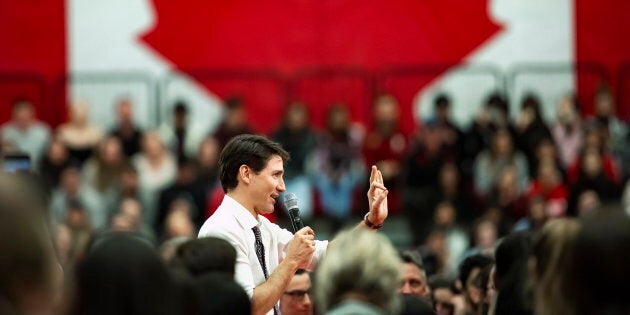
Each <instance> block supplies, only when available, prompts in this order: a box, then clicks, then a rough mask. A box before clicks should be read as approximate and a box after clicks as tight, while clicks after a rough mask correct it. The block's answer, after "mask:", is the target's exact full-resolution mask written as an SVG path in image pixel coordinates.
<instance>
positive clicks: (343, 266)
mask: <svg viewBox="0 0 630 315" xmlns="http://www.w3.org/2000/svg"><path fill="white" fill-rule="evenodd" d="M401 269H402V261H401V260H400V258H399V255H398V253H397V252H396V250H395V249H394V247H393V246H392V244H391V243H390V242H389V241H388V240H387V239H386V238H385V237H384V236H383V235H380V234H378V233H374V232H371V231H366V230H362V229H357V230H349V231H344V232H341V233H340V234H339V235H338V236H337V237H336V238H335V240H334V242H333V244H332V246H330V247H329V248H328V251H327V252H326V256H325V257H324V259H323V260H322V262H321V263H320V264H319V267H318V269H317V272H316V275H315V277H316V278H315V288H316V289H315V290H316V301H317V306H318V312H320V313H322V314H336V313H337V312H341V313H343V311H344V310H349V309H352V308H353V307H361V308H362V310H364V311H361V312H357V311H356V310H355V312H357V314H359V313H361V314H367V313H368V310H371V311H372V312H380V313H386V314H392V313H396V311H397V309H398V308H399V301H398V299H397V294H396V293H397V290H398V287H399V286H400V281H401V275H400V270H401ZM333 309H334V310H333ZM331 310H332V311H331ZM335 310H336V311H335Z"/></svg>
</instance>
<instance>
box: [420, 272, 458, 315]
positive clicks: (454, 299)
mask: <svg viewBox="0 0 630 315" xmlns="http://www.w3.org/2000/svg"><path fill="white" fill-rule="evenodd" d="M429 287H430V288H431V300H432V301H433V308H434V309H435V314H436V315H462V314H465V313H464V312H465V308H466V302H465V300H464V298H463V297H462V296H461V295H460V294H458V291H457V289H456V288H455V282H454V281H452V280H449V279H447V278H444V277H434V278H432V279H430V280H429Z"/></svg>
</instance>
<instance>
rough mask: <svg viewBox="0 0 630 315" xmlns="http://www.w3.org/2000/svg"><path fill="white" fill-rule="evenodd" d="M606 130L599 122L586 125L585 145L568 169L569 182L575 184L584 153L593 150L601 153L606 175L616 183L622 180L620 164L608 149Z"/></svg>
mask: <svg viewBox="0 0 630 315" xmlns="http://www.w3.org/2000/svg"><path fill="white" fill-rule="evenodd" d="M605 132H606V130H605V128H604V127H603V126H602V125H600V124H599V123H598V122H592V123H590V124H589V125H587V126H586V127H585V131H584V145H583V147H582V151H581V152H580V154H579V155H578V157H577V159H576V160H575V161H573V164H572V165H571V167H570V168H569V169H568V171H567V182H568V183H569V184H570V185H573V184H575V182H576V181H577V180H578V178H579V177H580V171H581V170H582V169H581V168H582V159H583V158H584V155H585V154H586V152H592V151H595V152H598V153H599V156H600V159H601V164H602V166H601V167H602V169H603V172H604V175H606V177H607V178H608V179H609V180H610V181H613V182H615V183H620V182H621V175H620V172H619V166H618V165H617V162H616V161H615V158H614V156H613V155H612V154H610V150H608V149H607V148H606V146H605V142H604V135H603V133H605Z"/></svg>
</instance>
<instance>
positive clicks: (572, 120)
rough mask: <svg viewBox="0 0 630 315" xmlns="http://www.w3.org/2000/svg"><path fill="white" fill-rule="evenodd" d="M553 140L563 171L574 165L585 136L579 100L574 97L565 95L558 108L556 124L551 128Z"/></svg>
mask: <svg viewBox="0 0 630 315" xmlns="http://www.w3.org/2000/svg"><path fill="white" fill-rule="evenodd" d="M551 134H552V136H553V140H554V142H555V143H556V145H557V146H558V149H559V150H558V153H559V156H560V161H561V162H562V169H564V170H566V169H568V168H569V167H571V165H572V164H573V161H575V160H576V159H577V157H578V155H579V154H580V151H581V150H582V143H583V137H584V134H583V132H582V121H581V118H580V108H579V104H578V99H577V97H576V96H574V95H565V96H564V97H562V98H561V99H560V101H559V102H558V105H557V106H556V122H555V123H554V124H553V126H552V127H551Z"/></svg>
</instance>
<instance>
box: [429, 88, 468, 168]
mask: <svg viewBox="0 0 630 315" xmlns="http://www.w3.org/2000/svg"><path fill="white" fill-rule="evenodd" d="M433 108H434V111H435V120H436V123H437V125H438V127H439V128H440V129H441V130H442V134H443V137H442V140H443V142H444V147H445V150H446V151H448V152H450V153H451V154H452V155H454V156H455V157H459V156H460V152H462V144H463V142H464V133H463V132H462V131H461V130H460V129H459V127H458V126H457V124H456V123H455V122H454V121H453V119H452V118H451V99H450V98H449V97H448V95H446V94H440V95H438V96H437V97H436V98H435V100H434V101H433Z"/></svg>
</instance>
